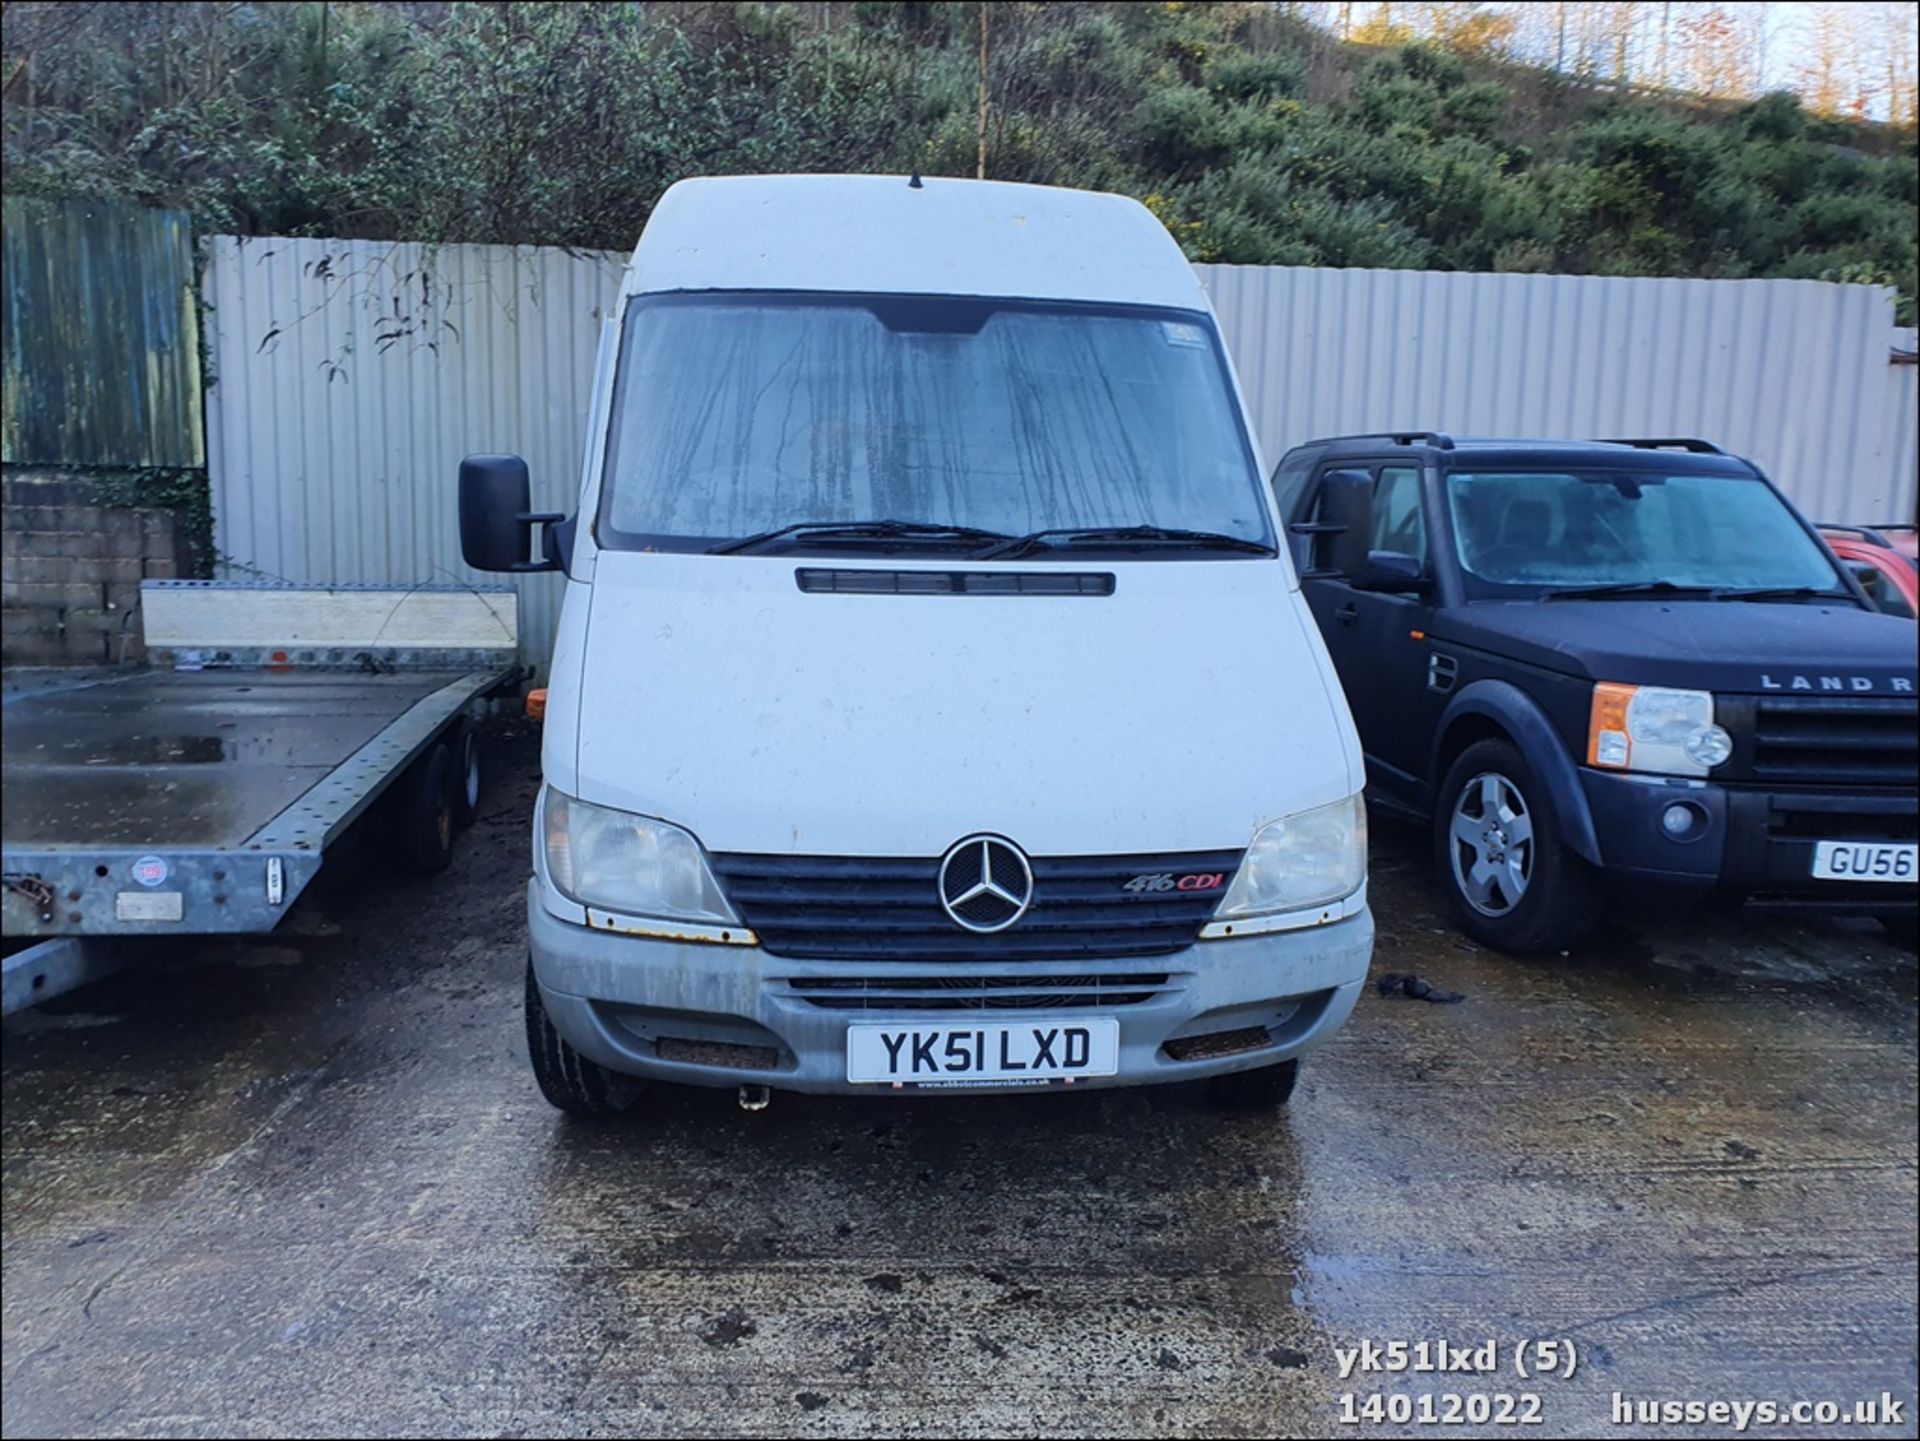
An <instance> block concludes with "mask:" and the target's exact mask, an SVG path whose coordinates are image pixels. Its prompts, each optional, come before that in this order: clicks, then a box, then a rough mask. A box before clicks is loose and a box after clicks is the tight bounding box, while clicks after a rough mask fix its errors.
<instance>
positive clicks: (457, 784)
mask: <svg viewBox="0 0 1920 1441" xmlns="http://www.w3.org/2000/svg"><path fill="white" fill-rule="evenodd" d="M482 779H483V772H482V770H481V766H480V728H479V727H478V726H476V725H475V724H474V723H473V722H472V721H464V720H463V721H461V722H460V724H459V726H457V727H456V728H455V730H454V733H453V823H454V824H455V825H456V826H458V827H460V829H461V830H465V829H466V828H467V827H468V826H470V825H472V824H473V822H474V820H475V818H476V817H478V816H479V814H480V787H481V783H482Z"/></svg>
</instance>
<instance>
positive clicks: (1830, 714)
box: [1750, 696, 1920, 786]
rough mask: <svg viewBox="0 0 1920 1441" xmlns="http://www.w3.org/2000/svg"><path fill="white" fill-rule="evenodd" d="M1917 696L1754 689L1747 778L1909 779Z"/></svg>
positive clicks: (1917, 773)
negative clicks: (1778, 693)
mask: <svg viewBox="0 0 1920 1441" xmlns="http://www.w3.org/2000/svg"><path fill="white" fill-rule="evenodd" d="M1917 722H1920V701H1913V700H1894V699H1882V698H1877V697H1865V696H1859V697H1855V696H1791V697H1789V696H1762V697H1760V698H1758V699H1756V700H1755V701H1754V703H1753V740H1752V750H1751V752H1750V754H1751V756H1752V761H1751V770H1750V774H1751V776H1752V778H1753V779H1755V780H1763V781H1798V782H1813V783H1837V784H1843V785H1846V784H1851V785H1886V786H1893V785H1898V786H1912V785H1913V784H1914V783H1915V781H1916V779H1920V735H1916V723H1917Z"/></svg>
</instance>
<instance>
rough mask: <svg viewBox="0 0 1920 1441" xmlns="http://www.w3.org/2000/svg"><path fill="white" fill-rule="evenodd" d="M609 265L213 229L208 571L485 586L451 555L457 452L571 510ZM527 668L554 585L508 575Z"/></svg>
mask: <svg viewBox="0 0 1920 1441" xmlns="http://www.w3.org/2000/svg"><path fill="white" fill-rule="evenodd" d="M624 263H625V257H623V256H615V255H610V254H605V253H590V254H580V253H569V252H566V251H561V250H551V249H538V250H536V249H531V248H513V247H507V246H496V245H454V246H446V247H441V248H435V247H431V246H426V245H418V244H396V243H392V242H384V241H366V240H353V241H341V240H281V239H249V240H241V239H236V238H234V237H231V236H216V237H214V239H213V241H212V244H211V255H210V261H209V265H208V270H207V277H206V297H207V308H208V312H209V314H208V319H207V326H208V333H209V335H210V337H211V342H212V351H213V355H214V357H215V361H214V384H213V385H212V386H211V387H210V388H209V390H208V391H207V424H208V430H209V437H208V440H209V444H208V469H209V479H210V481H211V484H212V490H213V514H214V547H215V550H216V551H217V552H218V554H219V558H220V568H221V570H220V573H221V574H223V575H226V576H231V577H236V578H252V579H262V580H287V581H295V582H299V583H303V584H306V583H315V582H326V581H372V582H379V583H382V584H398V585H421V584H446V583H448V582H460V581H465V582H469V583H473V584H481V583H484V584H487V585H497V584H499V580H500V578H499V577H497V576H484V575H482V574H480V573H479V572H476V571H473V570H469V569H468V568H467V567H466V566H465V565H463V564H462V563H461V560H460V534H459V523H458V518H457V516H456V514H455V504H454V496H455V491H456V481H457V476H458V472H459V466H460V460H461V457H463V456H466V455H470V454H474V453H476V452H480V451H509V452H512V453H514V454H517V455H523V456H525V457H526V459H527V465H528V468H529V470H530V471H531V473H532V476H533V502H534V508H535V509H536V510H571V509H572V508H573V504H574V497H575V495H576V494H577V493H578V490H579V484H580V474H581V455H582V450H583V447H584V444H585V435H584V431H585V428H586V413H587V404H588V401H589V399H590V396H591V391H592V383H593V366H594V356H595V353H596V349H597V347H598V345H599V340H600V324H601V320H602V319H603V317H604V316H605V314H606V312H607V307H609V306H610V305H611V304H612V302H613V297H614V295H615V293H616V292H617V291H618V289H619V284H620V271H621V267H622V266H623V265H624ZM518 586H519V590H520V634H521V637H522V641H521V653H522V655H523V657H524V658H526V659H527V660H529V661H531V662H533V663H535V664H539V665H542V666H544V664H545V661H546V655H547V650H548V648H549V645H550V643H551V639H552V634H553V627H554V624H555V623H556V621H557V620H558V618H559V595H560V583H559V580H558V578H557V577H554V576H551V575H531V576H522V577H519V578H518Z"/></svg>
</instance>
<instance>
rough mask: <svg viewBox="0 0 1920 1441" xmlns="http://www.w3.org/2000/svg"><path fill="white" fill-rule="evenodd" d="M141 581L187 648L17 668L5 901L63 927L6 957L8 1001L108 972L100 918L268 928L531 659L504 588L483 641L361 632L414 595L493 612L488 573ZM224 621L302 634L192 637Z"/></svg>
mask: <svg viewBox="0 0 1920 1441" xmlns="http://www.w3.org/2000/svg"><path fill="white" fill-rule="evenodd" d="M342 597H344V599H343V598H342ZM145 599H146V602H147V605H148V609H149V612H150V614H149V616H148V617H147V619H148V625H149V635H148V641H149V646H150V647H151V648H152V649H153V651H154V653H155V655H156V656H157V657H159V658H160V659H162V660H163V661H165V662H167V663H170V664H172V665H174V666H176V667H179V668H177V669H150V670H139V671H121V672H108V673H84V674H74V673H71V672H43V673H16V674H15V675H13V676H10V677H9V678H8V681H7V685H6V692H5V696H4V715H5V725H4V727H3V728H0V730H3V731H4V741H0V758H3V759H4V766H3V767H0V842H3V843H4V845H3V847H0V849H3V850H4V880H5V891H4V910H3V911H0V919H3V921H4V933H5V935H6V936H7V937H9V938H26V939H36V940H41V941H46V942H54V943H55V944H50V945H47V946H44V947H36V948H34V953H28V952H21V953H19V954H17V955H11V956H9V957H8V958H7V960H6V977H7V985H6V1009H7V1010H8V1011H12V1010H14V1009H17V1008H18V1006H19V1005H22V1004H27V1003H30V1002H31V1001H34V1000H39V999H44V998H45V997H46V996H48V995H52V994H56V993H57V992H58V991H59V990H61V989H66V988H67V987H68V986H70V985H72V984H78V983H79V982H80V980H84V979H88V978H90V977H91V976H93V975H95V974H98V973H99V972H100V971H101V969H102V961H101V957H102V955H103V954H104V952H103V949H102V948H101V947H100V946H98V945H94V946H92V947H91V949H89V948H88V946H87V945H84V944H79V943H80V942H82V941H89V940H91V938H127V937H135V936H148V937H151V936H159V935H196V934H198V935H206V934H223V933H224V934H235V933H248V932H262V931H269V930H272V929H273V927H274V926H275V925H277V924H278V923H279V921H280V919H281V917H282V916H284V915H285V914H286V911H287V908H288V906H290V905H291V904H292V903H293V901H294V900H295V899H296V898H297V897H298V896H299V894H300V892H301V891H302V890H304V889H305V888H306V886H307V884H308V883H309V882H310V881H311V880H312V879H313V877H314V876H315V874H317V873H318V871H319V869H320V865H321V860H322V857H323V853H324V852H325V850H326V848H327V846H328V845H329V844H330V843H331V842H332V841H333V840H334V839H335V838H336V837H338V836H339V835H340V834H341V832H342V831H344V830H345V829H346V827H347V826H349V825H351V824H352V823H353V821H354V820H355V819H356V818H358V817H359V816H360V814H361V813H362V812H363V811H364V810H365V809H366V808H367V806H368V805H370V804H371V803H372V802H373V801H374V800H375V799H376V798H377V797H378V796H379V795H380V794H381V792H382V791H384V790H385V789H386V788H387V787H388V786H389V785H391V784H393V783H394V782H395V781H396V780H397V779H398V778H399V777H400V776H401V775H402V774H403V773H405V771H406V770H407V768H408V767H409V766H410V765H412V764H413V763H414V761H415V760H416V759H418V758H420V757H421V756H422V755H423V754H424V753H425V752H426V751H427V750H428V748H429V747H431V746H432V745H433V744H434V743H435V742H436V741H437V740H438V739H439V738H441V737H442V736H443V735H448V734H451V733H452V732H453V728H454V727H455V726H456V725H457V723H458V722H459V721H460V719H461V717H462V716H463V714H465V713H467V712H468V711H470V710H471V709H473V708H474V707H475V705H476V703H477V702H478V701H479V700H480V699H481V698H482V697H484V696H486V695H488V694H489V693H491V692H495V691H497V690H500V689H501V688H503V687H504V686H506V685H508V684H510V683H511V682H512V681H513V680H514V679H515V678H516V677H517V676H518V674H519V672H518V668H517V664H516V662H515V657H514V653H513V649H512V647H513V642H514V633H513V625H512V620H513V617H512V613H511V605H510V604H508V605H506V606H505V607H504V613H505V620H504V623H503V624H499V625H498V629H499V630H500V631H501V637H500V638H496V637H494V636H491V635H489V636H486V637H485V641H486V642H487V643H483V644H480V645H474V644H471V643H470V642H468V643H462V641H461V637H460V636H459V635H458V634H457V632H443V633H442V634H440V635H416V636H413V637H412V638H411V640H409V641H408V644H407V645H406V646H404V647H399V648H396V647H393V646H379V645H378V644H371V645H370V644H364V642H366V641H367V633H363V632H364V622H363V621H362V620H360V619H359V618H358V617H359V615H360V614H361V613H363V612H364V613H366V614H371V615H377V616H380V617H381V619H380V621H379V624H380V625H381V626H382V627H391V626H392V625H393V624H394V617H395V616H396V614H403V613H404V612H405V611H406V609H407V608H408V607H409V606H411V607H412V608H413V609H415V610H422V609H425V610H427V611H430V612H431V614H430V615H427V616H425V617H423V618H416V619H417V620H418V621H419V624H421V625H425V626H428V627H430V628H431V627H447V626H449V625H450V624H453V623H454V621H456V620H457V618H458V616H459V614H460V612H461V610H462V609H464V610H466V611H469V612H471V611H474V610H475V609H476V608H477V609H478V610H479V611H482V612H484V613H485V615H486V617H487V618H488V620H489V621H491V622H498V621H499V617H500V614H501V611H502V607H501V606H500V605H499V603H498V600H497V597H495V596H493V595H491V594H489V593H472V594H471V595H470V596H469V597H467V598H465V599H461V600H457V601H456V600H452V598H451V597H449V596H448V595H446V594H445V593H439V594H435V593H431V592H407V593H401V594H399V595H397V596H396V595H393V594H391V593H389V594H388V595H387V596H386V604H385V608H384V609H380V608H379V605H380V602H379V599H378V597H377V595H376V593H373V592H370V591H368V590H365V589H347V588H342V589H341V590H340V591H321V592H314V591H295V590H291V589H289V588H286V587H273V588H257V587H244V586H225V587H221V586H201V587H198V588H194V589H188V590H186V591H185V592H184V593H172V592H169V593H167V594H165V595H164V596H161V595H154V596H147V597H145ZM369 599H374V600H375V601H376V604H375V606H374V607H371V608H370V607H369V606H368V601H369ZM507 599H508V601H509V602H510V600H511V597H510V596H509V597H508V598H507ZM236 602H239V603H240V604H241V605H242V606H243V608H244V609H243V611H242V612H236V611H234V610H233V607H234V605H235V603H236ZM449 602H451V604H449ZM343 617H345V618H346V619H345V620H344V622H343V619H342V618H343ZM209 623H212V624H216V625H219V626H222V627H225V628H226V630H225V633H229V634H232V633H236V632H244V631H245V630H246V628H247V627H248V626H249V625H252V626H256V627H257V626H265V627H267V629H266V630H265V631H264V632H263V634H264V635H266V636H269V637H271V636H283V635H284V636H287V637H289V639H288V640H286V641H285V642H284V643H279V642H274V641H272V640H270V639H269V640H263V639H262V636H261V635H248V634H238V636H237V639H236V643H235V644H233V645H227V646H221V645H215V646H211V647H209V646H204V645H186V644H182V640H183V639H186V640H192V639H195V638H196V636H197V632H196V627H204V626H205V625H207V624H209ZM343 623H344V625H345V630H344V631H343V630H342V626H343ZM356 628H358V629H356ZM401 635H402V638H403V639H407V635H406V622H405V621H403V622H402V623H401ZM429 638H434V639H448V640H453V641H455V642H456V643H455V644H454V645H442V646H438V647H428V646H423V645H420V644H419V641H421V640H423V639H429ZM375 639H376V642H377V640H378V637H377V636H376V637H375ZM356 645H358V646H359V648H358V649H354V648H353V647H354V646H356ZM121 950H124V947H122V948H121Z"/></svg>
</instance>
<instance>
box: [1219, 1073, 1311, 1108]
mask: <svg viewBox="0 0 1920 1441" xmlns="http://www.w3.org/2000/svg"><path fill="white" fill-rule="evenodd" d="M1299 1079H1300V1063H1299V1062H1298V1061H1282V1062H1280V1064H1279V1065H1277V1066H1257V1067H1255V1068H1254V1069H1253V1070H1251V1071H1229V1072H1227V1074H1226V1075H1224V1076H1211V1077H1209V1078H1208V1080H1207V1099H1208V1100H1210V1101H1211V1102H1213V1104H1214V1105H1216V1106H1218V1107H1220V1108H1221V1109H1222V1110H1226V1111H1277V1110H1279V1109H1280V1107H1282V1106H1284V1105H1286V1103H1287V1098H1288V1097H1289V1096H1291V1095H1292V1094H1293V1086H1294V1083H1295V1082H1296V1081H1298V1080H1299Z"/></svg>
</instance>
